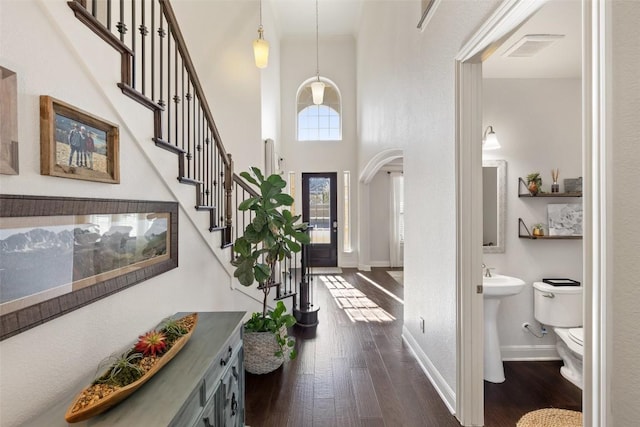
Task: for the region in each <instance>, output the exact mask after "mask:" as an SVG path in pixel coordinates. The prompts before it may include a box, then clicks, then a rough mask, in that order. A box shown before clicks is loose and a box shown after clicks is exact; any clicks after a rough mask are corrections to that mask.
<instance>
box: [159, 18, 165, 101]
mask: <svg viewBox="0 0 640 427" xmlns="http://www.w3.org/2000/svg"><path fill="white" fill-rule="evenodd" d="M166 35H167V33H166V31H165V30H164V19H162V14H160V28H158V36H159V37H160V49H158V52H159V54H160V65H159V67H158V77H159V78H160V88H159V90H158V95H159V96H160V99H159V100H158V105H159V106H161V107H162V108H163V109H164V106H165V102H164V101H163V100H162V93H163V89H164V49H163V44H164V38H165V37H166Z"/></svg>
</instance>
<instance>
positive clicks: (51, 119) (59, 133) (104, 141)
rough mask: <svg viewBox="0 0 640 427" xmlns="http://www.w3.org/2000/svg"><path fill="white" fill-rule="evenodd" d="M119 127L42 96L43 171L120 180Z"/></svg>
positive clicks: (52, 174)
mask: <svg viewBox="0 0 640 427" xmlns="http://www.w3.org/2000/svg"><path fill="white" fill-rule="evenodd" d="M119 143H120V141H119V129H118V126H117V125H115V124H113V123H110V122H108V121H106V120H104V119H101V118H99V117H96V116H94V115H93V114H90V113H88V112H86V111H82V110H80V109H78V108H76V107H74V106H72V105H69V104H67V103H65V102H62V101H59V100H57V99H54V98H52V97H50V96H45V95H42V96H40V173H41V174H42V175H51V176H58V177H62V178H74V179H83V180H87V181H96V182H106V183H110V184H119V183H120V158H119Z"/></svg>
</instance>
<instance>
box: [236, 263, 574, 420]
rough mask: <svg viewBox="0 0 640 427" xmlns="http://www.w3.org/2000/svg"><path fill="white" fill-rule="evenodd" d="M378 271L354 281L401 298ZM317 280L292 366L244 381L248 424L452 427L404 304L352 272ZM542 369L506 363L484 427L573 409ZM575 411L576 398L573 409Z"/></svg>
mask: <svg viewBox="0 0 640 427" xmlns="http://www.w3.org/2000/svg"><path fill="white" fill-rule="evenodd" d="M385 270H386V269H383V268H376V269H373V271H371V272H360V274H362V275H365V276H366V277H368V278H369V279H371V280H373V281H374V282H376V283H378V284H379V285H381V286H383V287H384V288H385V289H386V290H387V291H389V292H390V293H392V294H394V295H395V296H397V297H398V298H400V299H402V294H403V287H402V286H401V285H399V284H398V283H397V282H395V281H394V280H393V279H392V278H391V277H390V276H389V275H388V274H387V273H386V272H385ZM325 277H326V280H324V281H323V280H320V279H319V278H318V277H316V278H315V285H314V286H315V289H316V291H315V301H314V302H315V304H316V306H319V307H320V312H319V321H320V323H319V325H318V326H317V327H316V328H306V329H305V328H299V327H295V328H294V330H293V335H294V336H295V337H296V347H297V349H298V358H297V359H295V360H293V361H289V362H285V364H284V366H283V367H282V368H280V369H278V370H277V371H275V372H272V373H270V374H266V375H252V374H249V373H247V375H246V420H245V422H246V424H247V425H248V426H251V427H271V426H278V427H281V426H291V427H312V426H313V427H316V426H335V427H343V426H363V427H364V426H366V427H375V426H387V427H396V426H407V427H413V426H415V427H421V426H425V427H426V426H434V427H447V426H459V425H460V424H459V423H458V422H457V420H456V419H455V417H454V416H453V415H451V414H450V413H449V411H448V409H447V408H446V406H445V405H444V403H443V402H442V400H441V399H440V396H438V394H437V392H436V391H435V389H434V388H433V387H432V386H431V383H430V382H429V380H428V379H427V377H426V376H425V375H424V373H423V372H422V370H421V368H420V366H419V365H418V363H417V361H416V359H415V358H414V357H413V355H412V354H411V352H410V350H409V349H408V348H407V347H406V346H405V345H404V343H403V342H402V338H401V333H402V323H403V317H402V313H403V307H402V303H401V302H399V301H397V300H396V299H394V298H392V297H390V296H389V295H387V294H386V293H385V292H383V291H381V290H380V289H378V288H377V287H376V286H374V285H372V284H371V283H369V282H368V281H367V280H366V279H363V278H362V277H361V276H359V275H358V271H357V270H355V269H344V272H343V274H341V275H336V276H325ZM325 282H328V283H329V285H328V286H327V285H326V284H325ZM352 319H354V320H355V321H352ZM363 319H368V320H369V321H368V322H365V321H362V320H363ZM544 363H546V365H544ZM544 363H543V365H544V366H542V367H538V366H533V367H527V366H526V365H528V363H522V364H518V363H516V362H512V363H508V364H507V368H506V369H507V370H506V376H507V378H508V380H507V381H506V382H505V383H503V384H488V383H485V395H486V396H487V401H486V405H485V406H486V410H485V412H486V420H487V422H486V425H487V426H514V425H515V423H516V421H517V420H518V419H519V418H520V416H521V415H522V414H524V413H526V412H528V411H529V410H532V409H536V408H542V407H549V406H554V407H563V408H567V409H576V407H575V405H576V400H575V397H571V396H572V394H571V393H570V391H567V390H568V389H567V390H565V389H564V388H563V389H562V390H564V392H563V394H564V397H563V396H560V397H559V398H552V397H550V396H551V395H552V394H553V395H555V394H557V393H555V392H553V391H554V390H556V389H557V388H558V387H561V385H560V386H559V385H558V384H559V383H558V381H557V380H552V381H551V382H550V383H545V382H544V381H545V380H546V379H547V377H554V373H557V375H556V376H557V377H559V378H560V380H562V381H565V380H564V379H562V378H561V377H560V374H559V365H557V364H556V365H557V366H553V368H552V369H547V368H545V371H544V373H541V369H542V368H543V367H545V366H547V365H549V366H550V364H549V363H547V362H544ZM552 363H554V362H552ZM521 365H522V366H521ZM556 368H557V369H556ZM547 371H549V372H547ZM527 377H534V378H538V380H536V383H535V385H532V384H530V383H527V385H526V386H523V387H521V386H520V385H519V381H525V379H526V378H527ZM565 382H566V381H565ZM566 383H567V384H568V385H569V386H571V387H573V385H571V384H570V383H568V382H566ZM565 386H566V385H565ZM514 387H516V388H518V390H517V391H516V390H514ZM532 390H537V391H536V392H535V393H533V392H532ZM545 390H548V393H546V395H545V392H544V391H545ZM576 390H577V389H576ZM552 392H553V393H552ZM529 393H530V397H528V396H529ZM518 396H519V397H518ZM578 396H579V393H578ZM512 397H514V398H513V399H512ZM579 406H580V403H579V400H578V401H577V409H579Z"/></svg>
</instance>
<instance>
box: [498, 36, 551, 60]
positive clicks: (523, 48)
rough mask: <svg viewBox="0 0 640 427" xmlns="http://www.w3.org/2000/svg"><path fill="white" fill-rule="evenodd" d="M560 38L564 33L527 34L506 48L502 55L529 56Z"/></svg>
mask: <svg viewBox="0 0 640 427" xmlns="http://www.w3.org/2000/svg"><path fill="white" fill-rule="evenodd" d="M561 38H564V34H527V35H526V36H524V37H522V38H521V39H520V40H518V41H517V42H515V43H514V44H513V45H512V46H511V47H510V48H509V49H507V50H506V51H505V52H504V53H503V54H502V56H507V57H509V58H529V57H532V56H534V55H536V54H537V53H538V52H540V51H541V50H542V49H545V48H547V47H549V46H550V45H551V44H552V43H553V42H555V41H556V40H559V39H561Z"/></svg>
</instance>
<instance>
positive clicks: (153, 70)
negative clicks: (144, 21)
mask: <svg viewBox="0 0 640 427" xmlns="http://www.w3.org/2000/svg"><path fill="white" fill-rule="evenodd" d="M155 28H156V2H155V0H151V31H152V32H153V31H154V30H155ZM155 39H156V38H155V37H153V36H152V37H151V99H153V100H155V99H156V66H155V65H156V43H155ZM161 62H162V61H161ZM161 69H162V68H161Z"/></svg>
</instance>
